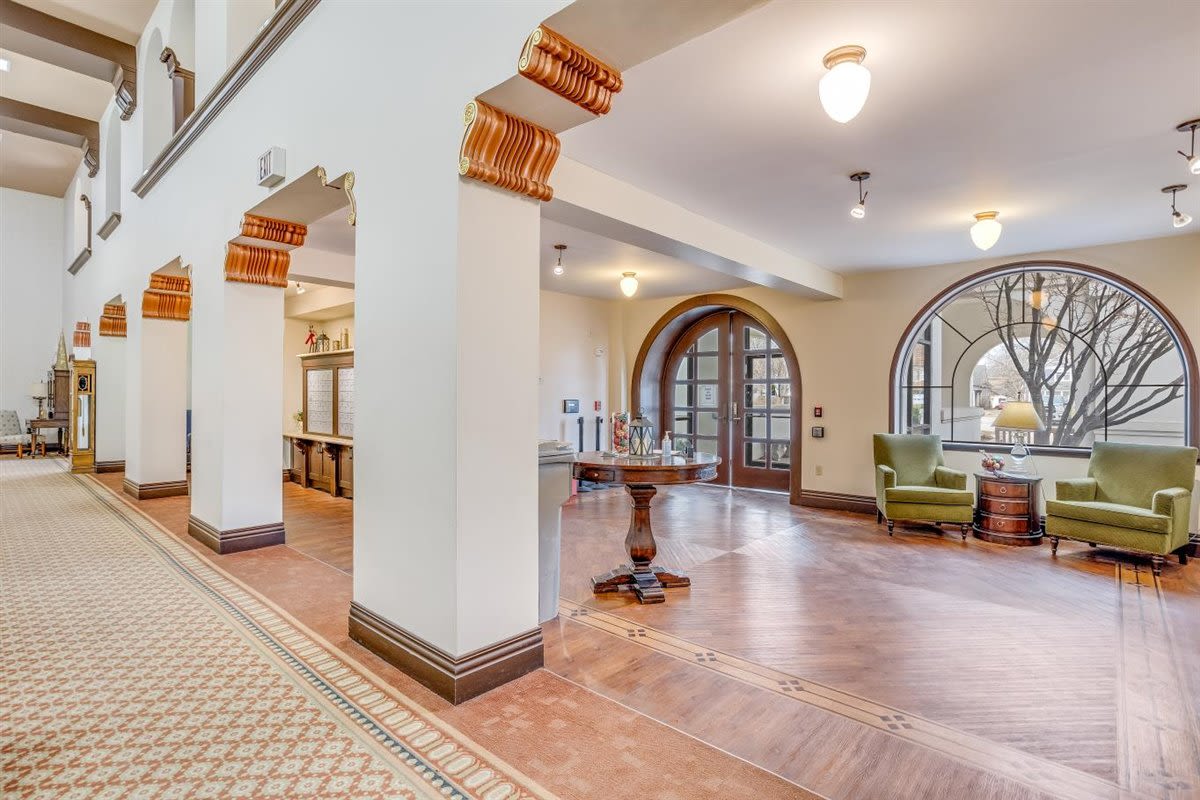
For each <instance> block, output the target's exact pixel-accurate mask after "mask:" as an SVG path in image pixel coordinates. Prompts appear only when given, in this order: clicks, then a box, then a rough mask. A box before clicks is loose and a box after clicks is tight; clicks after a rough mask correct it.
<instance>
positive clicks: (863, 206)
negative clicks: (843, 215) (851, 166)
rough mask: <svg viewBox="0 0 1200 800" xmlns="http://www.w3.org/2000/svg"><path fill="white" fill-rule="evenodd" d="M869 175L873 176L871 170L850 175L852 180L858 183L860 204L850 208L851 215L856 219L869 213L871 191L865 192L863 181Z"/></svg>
mask: <svg viewBox="0 0 1200 800" xmlns="http://www.w3.org/2000/svg"><path fill="white" fill-rule="evenodd" d="M869 177H871V173H869V172H856V173H854V174H853V175H851V176H850V180H852V181H854V182H855V183H857V184H858V205H856V206H855V207H854V208H852V209H850V216H852V217H854V218H855V219H862V218H863V217H865V216H866V215H867V195H869V194H870V192H865V193H864V192H863V188H862V185H863V181H865V180H866V179H867V178H869Z"/></svg>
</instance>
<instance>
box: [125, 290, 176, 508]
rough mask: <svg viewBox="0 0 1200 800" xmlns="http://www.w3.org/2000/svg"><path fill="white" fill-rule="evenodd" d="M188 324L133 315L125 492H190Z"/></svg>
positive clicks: (129, 345) (128, 350)
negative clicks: (188, 483) (188, 488)
mask: <svg viewBox="0 0 1200 800" xmlns="http://www.w3.org/2000/svg"><path fill="white" fill-rule="evenodd" d="M130 305H131V306H132V305H133V304H132V303H131V304H130ZM131 311H132V309H131ZM187 328H188V325H187V322H184V321H180V320H166V319H145V318H143V317H142V316H141V314H140V312H137V311H132V313H131V314H130V315H129V320H128V330H129V335H128V338H127V339H126V356H127V361H126V373H125V490H126V491H127V492H129V493H130V494H133V495H135V496H140V497H166V496H171V495H180V494H187V368H188V347H187V340H188V330H187Z"/></svg>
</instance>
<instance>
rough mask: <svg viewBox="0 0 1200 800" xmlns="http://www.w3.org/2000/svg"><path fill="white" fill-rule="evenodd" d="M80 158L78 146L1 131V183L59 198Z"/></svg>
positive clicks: (13, 187)
mask: <svg viewBox="0 0 1200 800" xmlns="http://www.w3.org/2000/svg"><path fill="white" fill-rule="evenodd" d="M82 158H83V151H81V150H80V149H79V148H78V147H71V146H70V145H66V144H61V143H59V142H48V141H46V140H45V139H39V138H37V137H34V136H26V135H25V134H22V133H13V132H12V131H4V132H3V134H0V186H3V187H4V188H6V189H19V190H20V191H22V192H34V193H36V194H46V195H50V196H52V197H62V196H63V194H65V193H66V191H67V186H68V185H69V184H70V183H71V178H72V177H73V176H74V175H75V170H76V168H77V167H78V166H79V162H80V160H81V159H82Z"/></svg>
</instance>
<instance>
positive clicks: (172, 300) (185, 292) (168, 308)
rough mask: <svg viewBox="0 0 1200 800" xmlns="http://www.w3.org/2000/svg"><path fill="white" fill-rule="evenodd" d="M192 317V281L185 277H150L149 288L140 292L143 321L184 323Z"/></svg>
mask: <svg viewBox="0 0 1200 800" xmlns="http://www.w3.org/2000/svg"><path fill="white" fill-rule="evenodd" d="M191 316H192V280H191V278H188V277H187V276H185V275H160V274H158V273H152V274H151V275H150V288H149V289H147V290H146V291H144V292H142V317H143V318H144V319H173V320H180V321H183V322H186V321H187V320H189V319H191Z"/></svg>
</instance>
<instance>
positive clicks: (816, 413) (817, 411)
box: [813, 406, 825, 417]
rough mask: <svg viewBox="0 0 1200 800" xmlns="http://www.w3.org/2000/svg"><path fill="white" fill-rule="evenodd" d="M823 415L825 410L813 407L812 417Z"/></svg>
mask: <svg viewBox="0 0 1200 800" xmlns="http://www.w3.org/2000/svg"><path fill="white" fill-rule="evenodd" d="M824 414H825V410H824V409H823V408H821V407H820V406H813V416H814V417H820V416H824Z"/></svg>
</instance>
